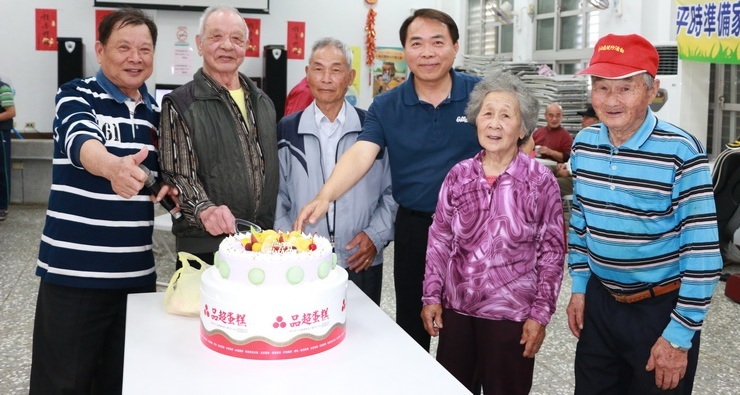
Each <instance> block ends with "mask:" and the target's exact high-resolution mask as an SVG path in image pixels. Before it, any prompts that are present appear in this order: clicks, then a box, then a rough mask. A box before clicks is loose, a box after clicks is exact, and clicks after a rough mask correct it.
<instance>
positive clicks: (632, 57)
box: [578, 34, 658, 80]
mask: <svg viewBox="0 0 740 395" xmlns="http://www.w3.org/2000/svg"><path fill="white" fill-rule="evenodd" d="M657 72H658V51H657V50H656V49H655V47H654V46H653V44H650V42H649V41H648V40H646V39H645V38H644V37H642V36H639V35H637V34H628V35H626V36H620V35H616V34H607V35H606V36H604V37H602V38H600V39H599V41H597V42H596V46H595V47H594V54H593V56H592V57H591V62H590V63H589V65H588V67H586V68H585V69H584V70H582V71H580V72H578V74H587V75H593V76H596V77H601V78H607V79H614V80H616V79H621V78H627V77H631V76H633V75H636V74H640V73H648V74H650V75H651V76H653V77H655V74H656V73H657Z"/></svg>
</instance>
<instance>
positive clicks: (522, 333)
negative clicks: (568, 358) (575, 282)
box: [421, 73, 565, 395]
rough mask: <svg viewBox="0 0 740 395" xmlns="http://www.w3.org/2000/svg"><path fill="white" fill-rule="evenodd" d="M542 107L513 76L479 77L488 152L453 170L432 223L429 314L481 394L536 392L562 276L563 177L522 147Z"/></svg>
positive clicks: (451, 361) (428, 324) (434, 330)
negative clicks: (537, 359) (558, 179)
mask: <svg viewBox="0 0 740 395" xmlns="http://www.w3.org/2000/svg"><path fill="white" fill-rule="evenodd" d="M538 109H539V104H538V101H537V98H536V97H535V96H534V95H533V94H532V93H531V92H530V91H529V90H527V88H526V87H525V85H524V83H523V82H522V81H521V80H519V78H518V77H516V76H514V75H512V74H509V73H496V74H492V75H489V76H486V78H485V79H484V80H483V81H482V82H480V83H478V85H477V86H476V87H475V89H474V90H473V92H472V93H471V94H470V102H469V103H468V107H467V109H466V111H465V114H466V116H467V118H468V119H469V120H470V122H471V123H473V124H474V125H475V126H476V128H477V130H478V133H477V134H478V141H479V142H480V145H481V146H482V147H483V150H482V151H481V152H479V153H478V154H477V155H476V156H475V157H474V158H472V159H466V160H464V161H462V162H460V163H458V164H457V165H455V166H454V167H453V168H452V170H450V172H449V173H448V174H447V176H446V177H445V180H444V183H443V184H442V189H441V190H440V192H439V200H438V201H437V209H436V211H435V213H434V220H433V223H432V226H431V227H430V228H429V242H428V247H427V254H426V272H425V275H424V293H423V297H422V301H423V304H424V308H423V309H422V312H421V317H422V320H423V322H424V327H425V328H426V331H427V332H428V333H429V334H430V335H432V336H437V335H439V346H438V347H437V360H438V361H439V363H440V364H442V366H444V367H445V368H446V369H447V370H448V371H449V372H450V373H452V375H453V376H455V378H457V379H458V380H459V381H460V382H461V383H462V384H463V385H465V386H466V387H467V388H468V389H469V390H470V391H471V392H474V393H476V391H477V389H478V388H479V386H481V387H482V389H483V393H484V394H486V395H496V394H500V395H515V394H528V393H529V390H530V388H531V387H532V375H533V372H534V356H535V354H536V353H537V352H538V351H539V349H540V346H541V345H542V342H543V340H544V339H545V327H546V326H547V324H548V323H549V322H550V318H551V317H552V314H553V313H554V312H555V304H556V302H557V298H558V293H559V292H560V283H561V281H562V279H563V255H564V254H565V241H564V239H563V237H562V235H563V216H562V215H561V210H562V208H561V204H560V198H559V196H558V194H557V193H556V192H557V190H556V188H557V184H556V183H555V177H554V176H553V175H552V172H551V171H550V169H548V168H547V167H545V166H544V165H542V164H540V163H539V162H537V161H536V160H534V159H532V158H531V157H530V156H529V155H527V154H526V153H524V152H522V151H521V150H520V146H521V145H522V143H523V142H524V141H525V140H526V139H527V138H528V137H529V133H530V131H531V130H533V129H534V127H535V125H536V124H537V112H538Z"/></svg>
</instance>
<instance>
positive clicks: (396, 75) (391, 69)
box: [371, 47, 408, 97]
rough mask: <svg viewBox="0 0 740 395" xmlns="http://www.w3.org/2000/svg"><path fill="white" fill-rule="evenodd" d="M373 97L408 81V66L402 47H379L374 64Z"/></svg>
mask: <svg viewBox="0 0 740 395" xmlns="http://www.w3.org/2000/svg"><path fill="white" fill-rule="evenodd" d="M371 75H372V79H373V97H375V96H377V95H379V94H381V93H384V92H387V91H389V90H391V89H393V88H395V87H397V86H398V85H400V84H401V83H402V82H404V81H406V78H407V75H408V68H407V67H406V59H405V57H404V55H403V48H400V47H378V48H377V49H376V50H375V61H374V62H373V65H372V73H371Z"/></svg>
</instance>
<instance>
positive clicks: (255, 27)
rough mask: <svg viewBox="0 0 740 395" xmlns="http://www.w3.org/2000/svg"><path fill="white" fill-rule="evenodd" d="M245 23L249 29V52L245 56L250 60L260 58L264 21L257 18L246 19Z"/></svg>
mask: <svg viewBox="0 0 740 395" xmlns="http://www.w3.org/2000/svg"><path fill="white" fill-rule="evenodd" d="M244 22H246V23H247V29H248V30H249V44H248V45H247V51H246V53H245V54H244V56H246V57H248V58H259V57H260V26H261V24H262V21H261V20H260V19H257V18H244Z"/></svg>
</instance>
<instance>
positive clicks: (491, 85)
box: [465, 72, 540, 145]
mask: <svg viewBox="0 0 740 395" xmlns="http://www.w3.org/2000/svg"><path fill="white" fill-rule="evenodd" d="M492 92H505V93H511V94H513V95H514V96H515V97H516V99H517V101H518V102H519V112H520V115H521V117H522V129H523V130H524V138H522V139H519V145H521V144H522V143H523V142H525V141H527V138H528V137H529V135H531V134H532V132H533V131H534V130H535V128H537V116H538V114H539V110H540V102H539V100H537V97H535V95H534V94H532V92H531V91H530V90H529V89H528V88H527V87H526V85H524V82H522V80H521V79H519V77H517V76H515V75H513V74H510V73H506V72H495V73H492V74H488V75H487V76H486V77H485V78H484V79H483V80H482V81H480V82H479V83H477V84H476V85H475V88H473V91H472V92H470V98H469V99H468V106H467V107H466V108H465V116H466V117H467V118H468V122H469V123H471V124H473V125H475V119H476V118H477V117H478V114H479V113H480V110H481V106H483V99H485V98H486V95H488V94H489V93H492Z"/></svg>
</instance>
